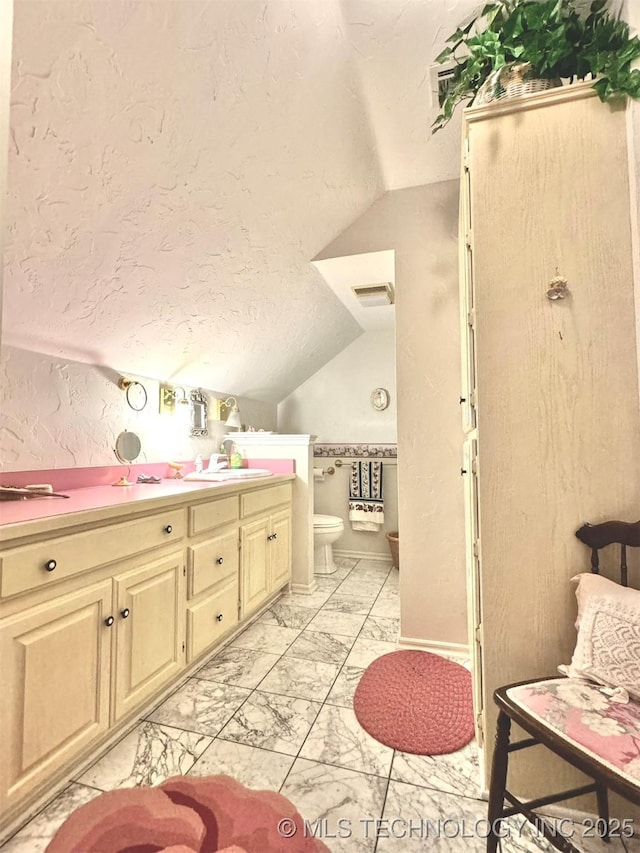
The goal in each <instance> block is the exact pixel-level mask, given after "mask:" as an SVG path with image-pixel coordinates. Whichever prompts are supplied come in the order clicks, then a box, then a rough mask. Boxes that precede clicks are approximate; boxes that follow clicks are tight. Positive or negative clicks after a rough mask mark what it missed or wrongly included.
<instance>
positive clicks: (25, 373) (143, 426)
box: [0, 347, 276, 471]
mask: <svg viewBox="0 0 640 853" xmlns="http://www.w3.org/2000/svg"><path fill="white" fill-rule="evenodd" d="M119 377H120V374H119V373H116V372H115V371H114V370H111V369H109V368H104V367H99V366H96V365H91V364H84V363H80V362H75V361H69V360H67V359H59V358H54V357H52V356H45V355H39V354H38V353H33V352H29V351H26V350H20V349H16V348H13V347H3V349H2V353H1V359H0V388H1V398H0V460H1V464H0V470H4V471H22V470H36V469H42V468H73V467H76V466H79V467H88V466H92V465H113V464H114V460H115V457H114V453H113V447H114V444H115V440H116V437H117V436H118V434H119V433H120V432H121V431H122V430H125V429H126V430H129V431H132V432H135V433H137V435H138V436H139V437H140V440H141V442H142V453H141V455H140V457H139V459H138V460H137V461H138V462H164V461H168V460H173V459H177V460H189V459H194V458H195V456H196V454H198V453H200V454H202V456H203V457H206V456H208V455H210V454H211V453H214V452H217V451H218V449H219V447H220V442H221V441H222V437H223V435H224V433H225V427H224V424H223V423H222V421H209V423H208V424H207V427H208V430H209V435H208V436H205V437H197V438H192V437H191V436H190V435H189V427H190V419H189V406H182V405H177V406H176V407H175V414H173V415H160V413H159V399H160V398H159V383H158V382H157V381H156V380H153V379H145V378H143V377H132V376H129V375H127V378H139V379H140V380H141V381H142V382H143V384H144V386H145V388H146V390H147V394H148V402H147V405H146V407H145V408H144V409H143V411H141V412H134V411H133V410H132V409H131V408H130V407H129V406H128V405H127V402H126V398H125V394H124V392H123V391H121V390H120V388H118V379H119ZM189 390H191V389H189V388H187V391H189ZM203 390H204V389H203ZM205 393H206V394H208V395H210V396H215V397H226V394H220V393H216V392H212V391H210V392H206V391H205ZM238 405H239V408H240V414H241V417H242V419H243V421H245V422H246V423H247V424H252V425H253V426H255V427H256V428H259V427H262V428H263V429H274V428H275V425H276V408H275V406H273V405H271V404H268V403H260V402H256V401H251V400H247V399H245V398H242V397H240V398H238Z"/></svg>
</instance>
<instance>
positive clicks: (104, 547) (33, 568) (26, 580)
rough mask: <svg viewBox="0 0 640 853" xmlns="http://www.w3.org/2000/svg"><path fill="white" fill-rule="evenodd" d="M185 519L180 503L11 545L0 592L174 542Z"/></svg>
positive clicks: (0, 573) (1, 565)
mask: <svg viewBox="0 0 640 853" xmlns="http://www.w3.org/2000/svg"><path fill="white" fill-rule="evenodd" d="M185 521H186V519H185V511H184V510H183V509H179V510H172V511H168V512H162V513H158V514H157V515H153V516H150V517H147V518H141V519H138V520H137V521H126V522H123V523H120V524H111V525H108V526H106V527H98V528H97V529H95V530H87V531H85V532H84V533H73V534H71V535H69V536H60V537H57V538H55V539H47V540H46V541H43V542H38V543H37V544H35V545H24V546H22V547H20V548H12V549H10V550H8V551H5V552H4V553H3V554H2V556H1V557H0V595H2V596H3V597H7V596H10V595H16V594H17V593H19V592H26V591H27V590H29V589H37V588H41V587H43V586H45V585H46V584H51V583H56V581H60V580H64V578H68V577H71V576H73V575H77V574H80V572H84V571H86V570H87V569H95V568H97V567H98V566H104V565H106V564H107V563H112V562H114V561H116V560H124V559H126V558H127V557H133V556H135V555H136V554H140V553H142V552H143V551H148V550H150V549H152V548H158V547H159V546H161V545H170V544H173V543H174V542H176V541H178V540H180V539H182V538H183V536H184V535H185V526H186V525H185Z"/></svg>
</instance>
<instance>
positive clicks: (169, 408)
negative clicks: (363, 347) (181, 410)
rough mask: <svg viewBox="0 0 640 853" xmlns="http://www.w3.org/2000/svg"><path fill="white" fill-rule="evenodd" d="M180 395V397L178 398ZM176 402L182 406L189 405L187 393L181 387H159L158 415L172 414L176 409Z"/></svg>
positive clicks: (163, 385)
mask: <svg viewBox="0 0 640 853" xmlns="http://www.w3.org/2000/svg"><path fill="white" fill-rule="evenodd" d="M180 395H182V396H180ZM176 401H177V402H178V403H181V404H182V405H184V406H188V405H189V398H188V397H187V392H186V391H185V390H184V388H183V387H182V385H176V386H175V387H174V386H172V385H165V384H162V385H160V414H161V415H164V414H173V412H174V411H175V408H176Z"/></svg>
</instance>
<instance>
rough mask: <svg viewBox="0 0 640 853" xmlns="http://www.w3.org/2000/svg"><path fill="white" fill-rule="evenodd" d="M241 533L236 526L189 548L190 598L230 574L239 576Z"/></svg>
mask: <svg viewBox="0 0 640 853" xmlns="http://www.w3.org/2000/svg"><path fill="white" fill-rule="evenodd" d="M239 535H240V534H239V533H238V529H237V528H234V529H232V530H230V531H229V532H228V533H223V534H222V535H220V536H216V537H215V539H207V541H206V542H202V543H201V544H200V545H190V546H189V547H188V548H187V565H188V567H189V575H188V580H189V585H188V586H189V598H193V597H194V596H196V595H199V594H200V593H201V592H202V591H203V590H205V589H207V588H208V587H210V586H213V585H214V584H217V583H220V581H222V580H224V579H225V578H228V577H229V576H230V575H235V576H236V577H237V574H238V542H239Z"/></svg>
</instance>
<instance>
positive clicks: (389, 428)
mask: <svg viewBox="0 0 640 853" xmlns="http://www.w3.org/2000/svg"><path fill="white" fill-rule="evenodd" d="M380 387H382V388H386V389H387V390H388V391H389V392H390V395H391V403H390V405H389V407H388V408H387V409H385V411H384V412H377V411H375V409H373V407H372V406H371V403H370V401H369V397H370V395H371V392H372V391H373V389H374V388H380ZM397 413H398V409H397V401H396V354H395V333H394V332H393V330H388V331H377V332H365V333H364V334H362V335H361V336H360V337H359V338H357V339H356V340H355V341H354V342H353V343H351V344H349V346H348V347H346V348H345V349H343V350H342V352H340V353H338V355H336V356H335V357H334V358H332V359H331V361H329V362H328V363H327V364H325V365H324V367H322V368H320V370H318V372H317V373H315V374H314V375H313V376H312V377H311V378H310V379H307V381H306V382H303V384H302V385H300V386H299V387H298V388H296V390H295V391H294V392H293V393H292V394H289V396H288V397H285V399H284V400H283V401H282V402H281V403H280V405H279V406H278V429H279V430H280V432H291V433H295V432H302V433H311V434H312V435H316V436H317V441H318V442H320V443H346V442H364V443H367V444H372V443H384V444H395V442H396V418H397Z"/></svg>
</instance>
